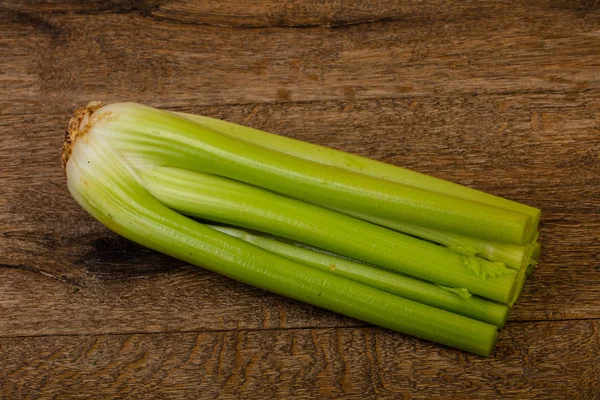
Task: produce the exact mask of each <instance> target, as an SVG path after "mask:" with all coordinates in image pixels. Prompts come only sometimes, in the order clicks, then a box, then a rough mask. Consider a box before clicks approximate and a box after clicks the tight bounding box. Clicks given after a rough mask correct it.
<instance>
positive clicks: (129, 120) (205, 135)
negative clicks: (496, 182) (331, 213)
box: [96, 103, 536, 245]
mask: <svg viewBox="0 0 600 400" xmlns="http://www.w3.org/2000/svg"><path fill="white" fill-rule="evenodd" d="M96 114H97V116H96V123H97V124H98V127H99V129H100V131H101V134H102V135H103V136H104V137H106V138H107V139H108V140H109V141H110V142H111V144H112V145H113V146H114V147H115V148H116V149H118V151H120V152H122V153H123V154H124V155H125V156H126V158H128V159H130V160H131V162H132V163H142V164H143V163H151V164H156V165H168V166H172V167H180V168H184V169H190V170H195V171H198V172H206V173H212V174H218V175H221V176H225V177H228V178H231V179H236V180H239V181H243V182H246V183H250V184H253V185H256V186H260V187H263V188H266V189H269V190H272V191H275V192H278V193H281V194H284V195H286V196H289V197H294V198H297V199H299V200H302V201H306V202H309V203H315V204H320V205H323V206H326V207H333V208H344V209H349V210H350V211H353V212H358V213H363V214H374V215H377V216H379V217H382V218H386V219H391V220H398V221H403V222H407V223H412V224H416V225H421V226H427V227H431V228H435V229H440V230H447V231H452V232H456V233H459V234H465V235H467V236H476V237H480V238H483V239H486V240H492V241H493V240H497V241H504V242H509V243H514V244H518V245H522V244H525V243H529V242H531V240H532V238H533V237H534V235H535V232H536V229H535V225H536V224H535V221H533V218H532V216H531V215H530V214H526V213H521V212H515V211H513V210H507V209H503V208H498V207H496V206H490V205H487V204H483V203H478V202H474V201H471V200H465V199H461V198H458V197H454V196H447V195H443V194H440V193H438V192H434V191H430V190H426V189H423V188H416V187H413V186H407V185H404V184H400V183H396V182H391V181H389V180H385V179H379V178H374V177H371V176H367V175H363V174H358V173H355V172H352V171H348V170H344V169H340V168H336V167H331V166H328V165H323V164H318V163H315V162H312V161H309V160H305V159H302V158H298V157H294V156H290V155H289V154H284V153H281V152H278V151H273V150H270V149H268V148H266V147H263V146H259V145H254V144H251V143H248V142H244V141H241V140H237V139H235V138H233V137H230V136H228V135H224V134H221V133H219V132H218V131H215V130H213V129H210V128H207V127H204V126H201V125H198V124H196V123H194V122H192V121H190V120H188V119H186V118H183V117H178V116H175V115H174V114H172V113H168V112H163V111H160V110H156V109H152V108H150V107H145V106H141V105H137V104H132V103H121V104H112V105H108V106H105V107H103V108H101V109H99V110H98V111H97V112H96Z"/></svg>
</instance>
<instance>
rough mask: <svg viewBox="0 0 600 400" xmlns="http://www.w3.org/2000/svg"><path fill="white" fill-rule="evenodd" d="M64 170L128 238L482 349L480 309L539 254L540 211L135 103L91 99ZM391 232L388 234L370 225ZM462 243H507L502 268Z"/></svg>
mask: <svg viewBox="0 0 600 400" xmlns="http://www.w3.org/2000/svg"><path fill="white" fill-rule="evenodd" d="M63 165H64V168H65V173H66V175H67V183H68V187H69V190H70V192H71V194H72V196H73V197H74V198H75V199H76V200H77V202H78V203H79V204H80V205H81V206H82V207H83V208H85V209H86V210H87V211H88V212H89V213H90V214H91V215H93V216H94V217H95V218H96V219H98V220H99V221H100V222H102V223H103V224H105V225H106V226H107V227H108V228H110V229H112V230H113V231H115V232H117V233H119V234H121V235H123V236H124V237H126V238H128V239H130V240H132V241H135V242H137V243H140V244H142V245H145V246H147V247H150V248H152V249H155V250H157V251H160V252H163V253H165V254H169V255H171V256H174V257H177V258H180V259H182V260H185V261H187V262H190V263H192V264H194V265H198V266H202V267H205V268H207V269H210V270H213V271H215V272H218V273H221V274H223V275H226V276H228V277H231V278H233V279H236V280H239V281H241V282H245V283H248V284H251V285H254V286H256V287H259V288H263V289H265V290H269V291H272V292H274V293H279V294H282V295H285V296H288V297H291V298H294V299H297V300H301V301H305V302H308V303H310V304H314V305H317V306H320V307H323V308H326V309H329V310H332V311H336V312H339V313H342V314H345V315H348V316H351V317H354V318H358V319H361V320H364V321H367V322H370V323H373V324H377V325H380V326H383V327H387V328H390V329H394V330H397V331H400V332H404V333H408V334H411V335H415V336H418V337H421V338H425V339H429V340H433V341H437V342H439V343H443V344H447V345H450V346H454V347H457V348H460V349H464V350H468V351H472V352H475V353H478V354H482V355H489V353H490V352H491V350H492V349H493V346H494V343H495V340H496V335H497V332H496V327H495V326H494V325H492V324H495V325H497V326H502V325H503V323H504V321H505V320H506V316H507V313H508V307H507V306H506V305H502V304H498V303H495V302H493V301H490V300H495V301H498V302H501V303H505V304H512V302H514V300H515V299H516V296H517V295H518V293H520V290H521V288H522V284H523V282H524V279H525V277H526V274H525V271H526V270H527V268H526V267H527V266H528V265H529V263H530V259H533V258H532V257H531V254H532V253H536V252H537V246H536V245H534V244H533V243H534V241H535V238H536V232H537V224H538V221H539V210H535V209H533V208H531V207H527V206H523V205H519V204H517V203H513V202H510V201H508V200H504V199H500V198H497V197H494V196H490V195H486V194H482V193H481V192H477V191H474V190H472V189H467V188H463V187H461V186H459V185H454V184H450V183H448V182H445V181H441V180H436V179H435V178H430V177H427V176H425V175H421V174H416V173H413V172H411V171H408V170H403V169H399V168H397V167H392V166H387V165H386V164H381V163H376V162H373V161H370V160H366V159H363V158H360V157H356V156H351V155H347V154H345V153H342V152H337V151H334V150H330V149H325V148H322V147H318V146H314V145H310V144H303V143H302V142H296V141H290V140H289V139H285V138H281V137H278V136H276V135H271V134H267V133H264V132H260V131H255V130H251V129H249V128H244V127H239V126H237V125H233V124H229V123H224V122H221V121H218V120H211V119H205V117H198V116H192V115H189V114H185V115H180V114H176V113H170V112H166V111H160V110H156V109H152V108H150V107H145V106H142V105H139V104H133V103H121V104H111V105H108V106H102V105H100V104H98V103H90V104H89V105H88V107H86V108H85V109H82V110H78V111H77V112H76V115H75V117H73V118H72V120H71V122H70V125H69V132H68V135H67V137H66V139H65V145H64V148H63ZM183 214H187V215H188V216H184V215H183ZM352 215H355V216H358V217H359V218H356V217H354V216H352ZM190 217H194V218H202V219H206V220H209V221H216V222H221V223H227V224H232V225H235V226H238V227H244V228H248V229H253V230H258V231H262V232H266V233H269V234H272V235H276V236H279V237H283V238H287V239H290V240H293V241H295V242H300V243H304V244H306V245H310V246H313V247H314V248H318V249H324V250H327V251H330V252H334V253H336V254H339V255H341V256H346V257H351V258H352V259H354V260H356V261H358V263H357V262H355V261H352V260H346V259H344V258H340V257H338V256H332V255H324V254H321V253H319V252H315V251H313V250H306V249H302V248H298V247H296V246H292V245H289V244H286V243H283V242H281V241H278V240H273V239H268V238H265V237H262V236H257V235H250V234H248V233H245V232H241V231H239V230H232V229H229V230H225V232H226V233H223V232H220V231H219V229H220V230H222V231H223V230H224V228H214V227H213V228H214V229H213V228H211V227H209V226H206V225H204V224H202V223H200V222H198V221H196V220H194V219H191V218H190ZM363 219H364V220H363ZM365 220H368V221H372V222H374V223H371V222H367V221H365ZM378 224H379V225H378ZM380 225H383V226H380ZM390 225H393V226H391V228H393V229H397V230H393V229H389V228H386V227H384V226H390ZM400 225H402V229H400V228H399V227H400ZM406 226H411V227H413V228H412V229H413V230H414V229H416V230H419V232H426V231H428V230H429V231H431V232H433V233H432V234H431V235H430V236H436V237H441V236H444V235H448V236H449V237H450V238H451V239H448V240H446V243H444V241H442V240H437V241H438V242H439V243H441V244H445V245H446V246H447V247H444V246H439V245H437V244H434V243H432V242H430V241H426V240H421V239H419V238H415V237H413V236H409V235H406V234H403V233H400V232H399V231H409V230H410V229H407V228H406ZM407 233H411V232H407ZM412 234H413V235H414V234H415V232H414V231H413V232H412ZM230 235H233V236H230ZM417 236H418V235H417ZM422 236H427V235H426V234H422ZM424 238H425V239H429V240H434V241H436V240H435V239H431V238H427V237H424ZM465 243H482V244H484V245H485V246H488V247H489V246H490V244H492V246H496V248H498V249H510V251H507V252H508V253H510V255H508V256H506V255H505V256H503V258H506V259H511V258H512V259H511V263H510V264H509V263H507V265H509V266H510V267H511V268H507V267H506V266H504V264H503V263H501V262H498V259H497V258H494V257H493V256H491V255H490V254H491V253H489V252H488V253H486V252H484V251H481V250H480V249H475V250H473V248H472V247H468V246H467V245H466V244H465ZM522 249H529V250H522ZM502 251H504V250H502ZM502 251H500V250H498V251H497V253H502ZM511 252H512V253H511ZM519 252H522V254H525V253H526V255H521V253H519ZM505 253H506V252H505ZM479 256H483V257H487V258H489V260H485V259H483V258H481V257H479ZM535 258H537V256H536V257H535ZM360 262H362V263H368V264H371V265H365V264H361V263H360ZM332 263H334V264H335V266H336V267H335V268H334V270H333V271H332V270H331V264H332ZM382 268H383V269H382ZM399 273H401V274H402V275H400V274H399ZM405 275H409V276H411V277H412V278H411V277H408V276H405ZM415 278H418V279H415ZM425 281H429V282H425ZM470 293H473V294H476V295H479V296H481V297H482V298H479V297H476V296H472V297H469V296H470ZM484 298H485V299H484ZM486 299H487V300H486ZM447 310H449V311H447ZM450 311H452V312H450ZM459 314H462V315H459ZM467 316H468V317H471V318H468V317H467ZM473 318H475V319H473ZM476 319H479V320H481V321H479V320H476ZM482 321H485V322H482ZM488 322H489V323H488Z"/></svg>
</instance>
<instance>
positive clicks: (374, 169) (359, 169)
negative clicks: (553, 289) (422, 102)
mask: <svg viewBox="0 0 600 400" xmlns="http://www.w3.org/2000/svg"><path fill="white" fill-rule="evenodd" d="M174 114H176V115H179V116H182V117H185V118H187V119H189V120H191V121H193V122H196V123H198V124H200V125H203V126H206V127H208V128H211V129H214V130H216V131H218V132H221V133H223V134H225V135H228V136H231V137H233V138H236V139H238V140H243V141H245V142H248V143H252V144H255V145H260V146H264V147H266V148H269V149H271V150H275V151H279V152H281V153H284V154H289V155H292V156H294V157H298V158H302V159H305V160H309V161H313V162H316V163H319V164H323V165H329V166H332V167H337V168H341V169H345V170H348V171H352V172H355V173H359V174H362V175H368V176H372V177H376V178H381V179H386V180H389V181H392V182H397V183H401V184H405V185H410V186H414V187H418V188H422V189H426V190H429V191H435V192H438V193H441V194H445V195H449V196H455V197H459V198H462V199H466V200H472V201H476V202H479V203H483V204H487V205H490V206H494V207H499V208H503V209H506V210H510V211H515V212H519V213H523V214H527V215H529V216H531V218H532V225H531V227H530V229H531V231H532V235H533V234H534V233H535V232H536V231H537V227H538V224H539V221H540V216H541V211H540V210H539V209H537V208H534V207H531V206H528V205H526V204H522V203H517V202H515V201H512V200H508V199H505V198H502V197H498V196H494V195H492V194H489V193H485V192H482V191H479V190H476V189H472V188H469V187H466V186H462V185H459V184H456V183H454V182H450V181H445V180H443V179H439V178H436V177H433V176H430V175H425V174H422V173H420V172H416V171H413V170H410V169H407V168H402V167H398V166H395V165H391V164H386V163H383V162H380V161H376V160H372V159H369V158H366V157H361V156H359V155H355V154H351V153H346V152H343V151H340V150H336V149H332V148H329V147H324V146H319V145H316V144H312V143H307V142H302V141H300V140H295V139H292V138H288V137H285V136H281V135H276V134H273V133H269V132H264V131H261V130H259V129H254V128H250V127H247V126H243V125H239V124H235V123H232V122H228V121H223V120H220V119H215V118H210V117H206V116H202V115H195V114H189V113H181V112H175V113H174ZM449 232H451V230H450V231H449Z"/></svg>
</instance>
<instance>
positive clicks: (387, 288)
mask: <svg viewBox="0 0 600 400" xmlns="http://www.w3.org/2000/svg"><path fill="white" fill-rule="evenodd" d="M211 228H213V229H216V230H218V231H220V232H223V233H226V234H228V235H230V236H233V237H237V238H240V239H242V240H244V241H246V242H248V243H252V244H254V245H256V246H258V247H260V248H263V249H265V250H267V251H270V252H271V253H274V254H277V255H280V256H282V257H285V258H287V259H290V260H292V261H296V262H299V263H301V264H305V265H308V266H311V267H314V268H318V269H320V270H322V271H327V272H330V273H332V274H336V275H339V276H342V277H344V278H348V279H350V280H353V281H356V282H359V283H363V284H365V285H368V286H371V287H374V288H376V289H379V290H383V291H384V292H388V293H392V294H395V295H397V296H400V297H404V298H406V299H409V300H414V301H417V302H419V303H423V304H427V305H429V306H432V307H436V308H441V309H443V310H446V311H450V312H453V313H456V314H460V315H464V316H466V317H469V318H473V319H476V320H479V321H482V322H486V323H488V324H492V325H496V326H497V327H499V328H501V327H503V326H504V323H505V322H506V318H507V317H508V313H509V308H508V307H507V306H505V305H503V304H498V303H495V302H491V301H486V300H483V299H481V298H478V297H475V296H471V295H470V294H469V292H468V291H467V290H465V289H462V290H454V289H453V288H442V287H440V286H438V285H434V284H431V283H427V282H423V281H420V280H417V279H413V278H409V277H407V276H403V275H399V274H396V273H392V272H388V271H384V270H381V269H378V268H375V267H373V266H369V265H365V264H359V263H357V262H354V261H350V260H347V259H344V258H340V257H336V256H333V255H329V254H323V253H320V252H316V251H313V250H309V249H306V248H302V247H298V246H295V245H293V244H288V243H283V242H281V241H279V240H276V239H274V238H269V237H265V236H259V235H252V234H250V233H248V232H246V231H243V230H240V229H234V228H230V227H223V226H211Z"/></svg>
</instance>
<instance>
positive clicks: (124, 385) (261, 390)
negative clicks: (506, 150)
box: [0, 321, 600, 399]
mask: <svg viewBox="0 0 600 400" xmlns="http://www.w3.org/2000/svg"><path fill="white" fill-rule="evenodd" d="M599 338H600V322H599V321H569V322H552V323H519V324H509V326H508V328H507V329H506V330H505V331H504V332H503V333H502V334H501V337H500V341H499V344H498V348H497V350H496V353H495V355H494V356H493V357H492V358H489V359H484V358H482V357H478V356H472V355H468V354H465V353H464V352H460V351H457V350H454V349H447V348H443V347H441V346H437V345H434V344H430V343H426V342H424V341H421V340H417V339H412V338H408V337H405V336H403V335H399V334H395V333H392V332H389V331H386V330H382V329H376V328H346V329H302V330H293V329H292V330H283V331H235V332H194V333H177V334H156V335H139V334H134V335H103V336H65V337H56V336H50V337H35V338H13V339H6V338H4V339H0V393H1V394H2V395H3V396H4V397H7V398H53V397H59V398H88V397H90V396H93V397H101V398H107V399H112V398H122V397H127V398H199V397H202V398H216V397H219V398H222V399H234V398H245V399H264V398H270V399H271V398H295V399H309V398H319V399H325V398H327V399H330V398H341V397H342V396H343V397H344V398H350V399H365V398H366V399H375V398H411V399H431V398H477V399H490V398H502V399H513V398H515V399H522V398H527V399H534V398H545V399H548V398H550V399H564V398H577V399H593V398H596V397H597V395H598V393H600V380H598V376H599V375H600V362H599V361H600V339H599Z"/></svg>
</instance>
